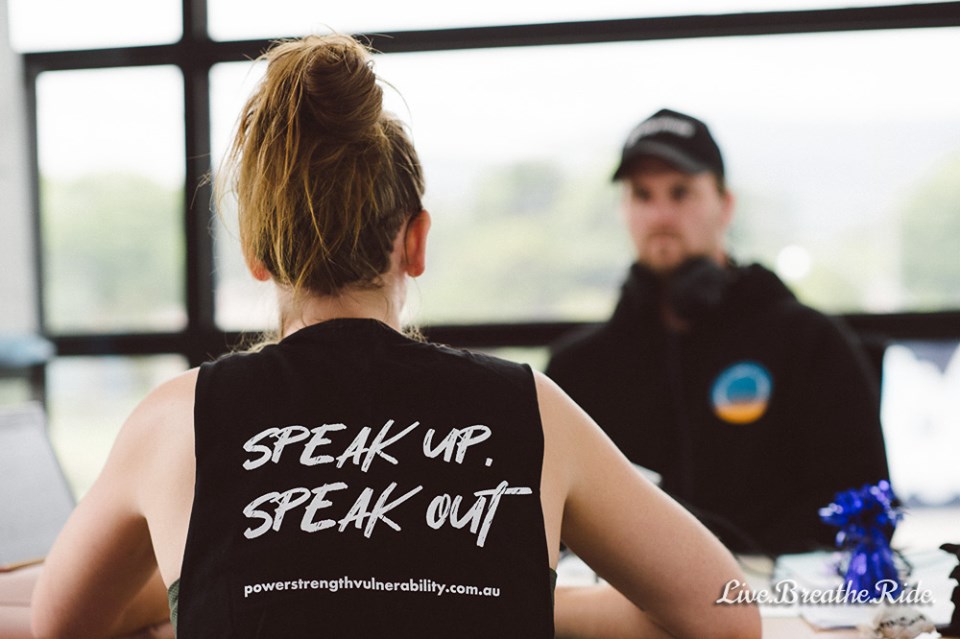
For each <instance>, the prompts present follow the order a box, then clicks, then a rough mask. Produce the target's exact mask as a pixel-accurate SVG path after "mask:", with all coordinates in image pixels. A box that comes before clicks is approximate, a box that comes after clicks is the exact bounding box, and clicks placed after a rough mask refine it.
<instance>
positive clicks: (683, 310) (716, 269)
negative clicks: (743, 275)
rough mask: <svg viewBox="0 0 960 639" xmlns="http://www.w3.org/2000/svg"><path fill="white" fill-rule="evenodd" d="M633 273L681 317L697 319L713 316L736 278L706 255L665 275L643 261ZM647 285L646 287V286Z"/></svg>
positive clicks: (694, 320)
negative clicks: (660, 274)
mask: <svg viewBox="0 0 960 639" xmlns="http://www.w3.org/2000/svg"><path fill="white" fill-rule="evenodd" d="M634 272H635V273H636V274H637V275H638V276H639V277H640V279H641V280H644V281H646V282H648V283H649V284H650V285H651V288H650V289H647V290H651V289H652V290H653V291H656V294H657V295H659V296H662V299H663V300H664V301H665V302H666V303H667V304H668V305H669V306H670V308H671V309H672V310H673V312H674V313H676V314H677V315H678V316H679V317H680V318H681V319H684V320H687V321H690V322H696V321H698V320H701V319H704V318H706V317H708V316H709V315H711V314H712V313H713V312H714V311H715V310H717V309H718V308H719V307H720V306H721V305H722V304H723V302H724V300H725V299H726V296H727V293H728V291H729V289H730V284H731V282H732V280H733V273H732V271H730V270H729V269H727V268H725V267H723V266H721V265H720V264H717V263H716V262H715V261H713V260H711V259H710V258H707V257H702V256H701V257H691V258H689V259H687V260H686V261H685V262H683V263H682V264H680V265H679V266H678V267H677V268H676V269H674V270H673V271H672V272H671V273H670V274H669V275H667V276H665V277H663V276H659V275H657V274H656V273H654V272H653V271H652V270H651V269H649V268H648V267H646V266H644V265H642V264H635V265H634ZM644 288H646V286H644Z"/></svg>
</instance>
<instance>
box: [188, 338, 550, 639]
mask: <svg viewBox="0 0 960 639" xmlns="http://www.w3.org/2000/svg"><path fill="white" fill-rule="evenodd" d="M195 422H196V424H195V434H196V457H197V462H196V471H197V479H196V486H195V493H194V504H193V511H192V514H191V518H190V526H189V532H188V535H187V543H186V548H185V551H184V559H183V566H182V572H181V576H180V605H179V617H178V623H177V626H178V633H177V634H178V637H179V639H201V638H202V639H214V638H217V637H224V638H226V637H229V638H230V639H246V638H252V637H258V638H260V637H262V638H269V639H285V638H293V637H296V638H298V639H299V638H307V637H324V638H326V637H329V638H334V639H348V638H349V639H366V638H374V637H376V638H378V639H379V638H383V637H418V638H431V637H438V638H439V637H444V638H447V637H449V638H454V637H457V638H470V637H478V638H479V637H484V638H490V637H518V638H521V637H522V638H524V639H532V638H539V637H544V638H547V637H553V634H554V633H553V615H552V602H551V585H550V580H549V572H548V571H547V570H546V569H545V566H547V565H548V554H547V545H546V538H545V535H544V529H543V525H544V524H543V512H542V509H541V505H540V474H541V467H542V461H543V431H542V426H541V423H540V415H539V411H538V408H537V401H536V391H535V386H534V380H533V375H532V373H531V372H530V370H529V368H528V367H526V366H522V365H518V364H512V363H508V362H505V361H502V360H499V359H496V358H492V357H487V356H483V355H479V354H475V353H468V352H465V351H458V350H454V349H449V348H445V347H441V346H437V345H431V344H424V343H420V342H416V341H413V340H411V339H408V338H407V337H405V336H403V335H401V334H399V333H397V332H396V331H394V330H393V329H391V328H389V327H388V326H386V325H384V324H382V323H380V322H377V321H375V320H368V319H338V320H331V321H327V322H323V323H321V324H317V325H313V326H310V327H307V328H304V329H302V330H300V331H297V332H296V333H293V334H292V335H290V336H288V337H287V338H285V339H284V340H283V341H281V342H280V343H279V344H276V345H273V346H268V347H266V348H264V349H263V350H262V351H260V352H258V353H247V354H236V355H231V356H228V357H226V358H223V359H221V360H219V361H217V362H213V363H210V364H206V365H204V366H203V367H201V370H200V375H199V378H198V381H197V390H196V407H195Z"/></svg>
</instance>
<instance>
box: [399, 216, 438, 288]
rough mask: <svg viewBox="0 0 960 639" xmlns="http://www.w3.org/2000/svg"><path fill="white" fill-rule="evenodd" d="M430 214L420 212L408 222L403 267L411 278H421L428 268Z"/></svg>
mask: <svg viewBox="0 0 960 639" xmlns="http://www.w3.org/2000/svg"><path fill="white" fill-rule="evenodd" d="M430 223H431V220H430V214H429V213H427V211H426V210H423V211H420V212H419V213H417V214H416V215H414V216H413V217H412V218H410V220H409V221H408V222H407V228H406V231H405V232H404V236H403V267H404V272H405V273H406V274H407V275H409V276H410V277H419V276H421V275H423V272H424V271H425V270H426V268H427V235H428V234H429V233H430Z"/></svg>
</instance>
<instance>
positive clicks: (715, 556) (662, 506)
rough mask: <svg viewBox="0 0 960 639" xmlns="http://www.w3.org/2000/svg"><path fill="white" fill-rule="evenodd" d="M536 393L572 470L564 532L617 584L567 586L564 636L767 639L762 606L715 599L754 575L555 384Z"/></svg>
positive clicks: (551, 437)
mask: <svg viewBox="0 0 960 639" xmlns="http://www.w3.org/2000/svg"><path fill="white" fill-rule="evenodd" d="M537 391H538V396H539V398H540V411H541V417H542V419H543V422H544V432H545V437H546V438H547V440H548V444H547V450H548V451H551V452H550V453H549V454H555V455H560V456H561V457H562V458H563V459H564V460H565V464H566V466H567V468H568V469H569V470H568V473H569V474H570V477H569V492H568V494H567V496H566V501H565V504H564V511H563V523H562V538H563V540H564V542H565V543H566V544H567V545H568V546H569V547H570V548H571V549H572V550H573V551H574V552H576V553H577V555H579V556H580V557H581V558H582V559H583V560H584V561H586V562H587V564H588V565H590V566H591V567H592V568H593V569H594V570H595V571H596V572H597V574H598V575H600V576H601V577H603V578H604V579H605V580H606V581H608V582H609V583H610V585H611V586H612V587H610V586H597V587H587V588H578V589H563V588H561V589H558V592H557V601H556V623H557V636H558V637H584V638H586V637H621V636H622V637H629V636H647V635H650V634H651V633H653V634H652V635H651V636H657V633H659V635H660V636H673V637H698V638H707V637H718V638H719V637H739V638H748V637H759V636H760V616H759V613H758V611H757V609H756V608H755V607H752V606H732V605H718V604H716V603H715V602H716V600H717V599H718V598H719V597H720V595H721V593H722V592H723V586H724V584H726V583H727V582H728V581H729V580H731V579H739V580H740V581H741V582H742V581H745V579H744V576H743V574H742V572H741V571H740V568H739V566H738V565H737V562H736V560H735V559H734V558H733V556H732V555H731V554H730V552H729V551H728V550H727V549H726V548H725V547H724V546H723V545H722V544H721V543H720V542H719V540H717V539H716V537H714V536H713V534H712V533H710V532H709V531H708V530H707V529H706V528H705V527H704V526H703V525H702V524H701V523H700V522H699V521H697V520H696V518H694V517H693V516H692V515H691V514H690V513H688V512H687V511H686V510H685V509H683V508H682V507H681V506H679V505H678V504H677V503H676V502H675V501H673V500H672V499H671V498H670V497H669V496H667V495H666V494H665V493H664V492H663V491H661V490H660V489H659V488H657V487H656V486H654V485H653V484H652V483H650V482H649V481H648V480H647V479H646V478H644V477H643V476H642V475H641V474H640V473H639V472H638V471H637V470H636V469H635V468H634V467H633V465H632V464H630V462H629V461H627V459H626V458H625V457H624V456H623V454H622V453H620V451H619V450H618V449H617V448H616V447H615V446H614V444H613V443H612V442H611V441H610V440H609V438H608V437H607V436H606V435H605V434H604V433H603V432H602V431H601V430H600V428H599V427H598V426H597V425H596V424H595V423H594V422H593V420H591V419H590V417H589V416H587V415H586V413H584V412H583V410H582V409H580V408H579V407H578V406H577V405H576V404H575V403H574V402H573V401H572V400H571V399H570V398H569V397H567V396H566V394H564V393H563V391H562V390H560V389H559V387H557V386H556V385H555V384H554V383H553V382H552V381H550V380H549V379H547V378H546V377H543V376H540V375H538V377H537ZM546 465H547V463H546V462H545V466H546Z"/></svg>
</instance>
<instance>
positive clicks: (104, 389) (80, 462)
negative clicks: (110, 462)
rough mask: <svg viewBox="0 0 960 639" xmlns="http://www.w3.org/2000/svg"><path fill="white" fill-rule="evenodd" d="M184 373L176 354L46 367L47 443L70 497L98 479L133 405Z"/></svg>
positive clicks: (66, 361) (81, 359)
mask: <svg viewBox="0 0 960 639" xmlns="http://www.w3.org/2000/svg"><path fill="white" fill-rule="evenodd" d="M186 369H187V362H186V360H185V359H184V358H182V357H179V356H176V355H161V356H152V357H73V358H60V359H56V360H54V361H53V362H52V363H51V364H50V365H49V366H48V367H47V410H48V414H49V423H50V439H51V441H52V442H53V447H54V450H56V452H57V456H58V457H59V459H60V464H61V466H63V470H64V474H65V475H66V476H67V481H69V482H70V485H71V487H72V488H73V492H74V495H76V496H77V497H80V496H82V495H83V494H84V493H85V492H86V491H87V489H88V488H89V487H90V485H91V484H92V483H93V480H94V479H96V477H97V475H98V474H99V473H100V469H101V468H102V467H103V464H104V462H105V461H106V460H107V454H108V453H109V452H110V448H111V446H112V445H113V440H114V438H115V437H116V435H117V432H118V431H119V430H120V426H121V425H122V424H123V422H124V420H126V418H127V416H128V415H129V414H130V413H131V412H132V411H133V409H134V407H136V405H137V404H139V403H140V401H141V400H142V399H143V398H144V397H146V396H147V394H148V393H149V392H150V390H151V389H153V388H154V387H155V386H158V385H159V384H160V383H162V382H164V381H166V380H167V379H170V378H171V377H173V376H175V375H177V374H178V373H181V372H183V371H185V370H186Z"/></svg>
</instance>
